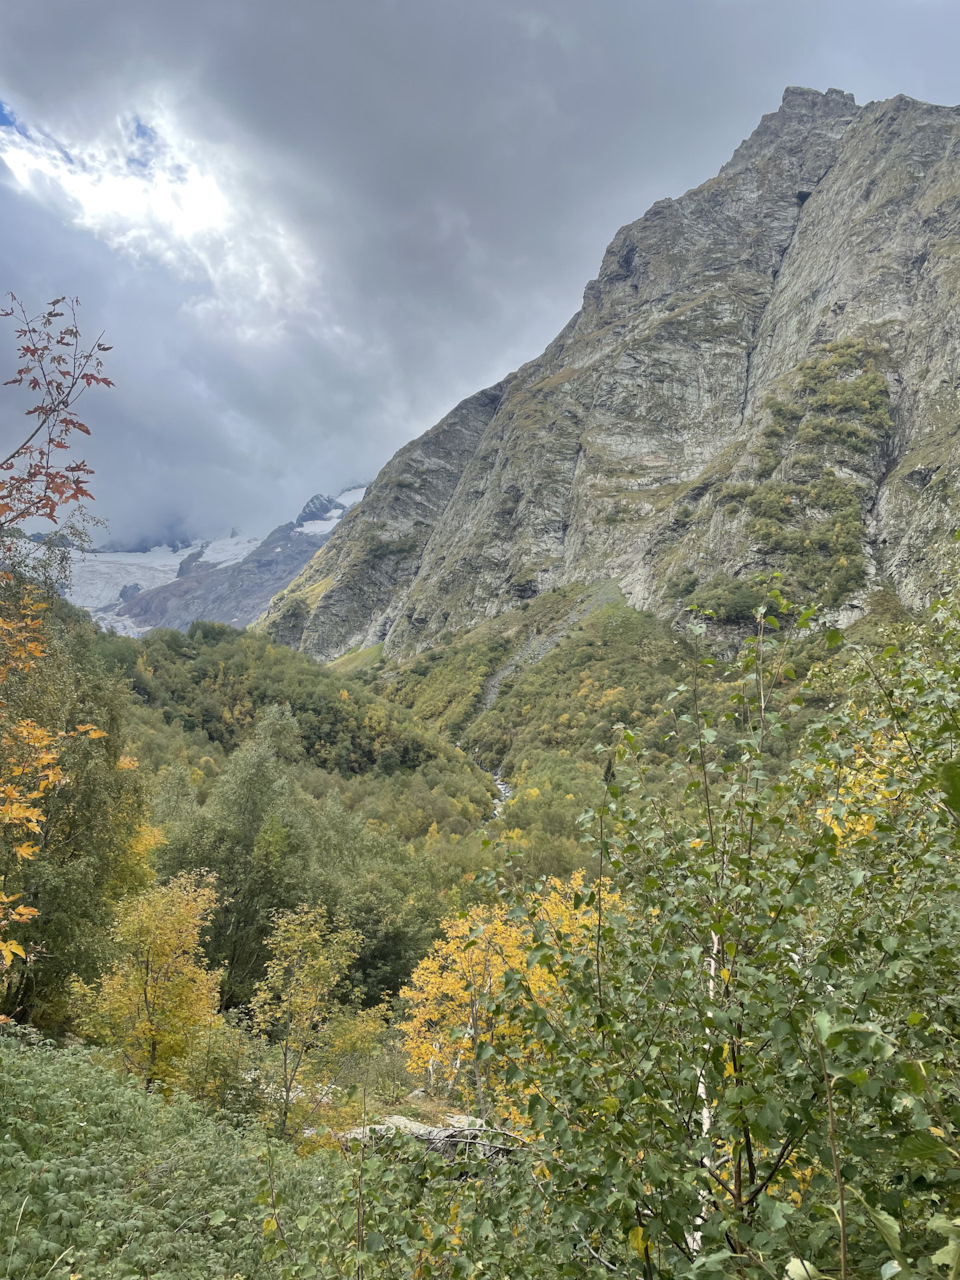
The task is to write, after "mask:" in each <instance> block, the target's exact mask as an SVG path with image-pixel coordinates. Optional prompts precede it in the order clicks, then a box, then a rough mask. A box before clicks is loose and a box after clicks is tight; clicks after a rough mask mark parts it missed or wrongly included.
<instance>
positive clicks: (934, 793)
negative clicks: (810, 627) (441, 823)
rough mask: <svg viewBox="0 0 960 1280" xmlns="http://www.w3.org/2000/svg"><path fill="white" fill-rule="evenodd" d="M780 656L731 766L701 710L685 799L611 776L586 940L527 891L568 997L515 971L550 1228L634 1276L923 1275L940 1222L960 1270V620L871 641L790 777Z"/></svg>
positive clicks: (525, 1084)
mask: <svg viewBox="0 0 960 1280" xmlns="http://www.w3.org/2000/svg"><path fill="white" fill-rule="evenodd" d="M775 622H776V619H775V618H774V619H771V622H770V625H771V626H772V625H774V623H775ZM826 639H827V641H828V643H829V642H830V640H831V637H830V636H829V635H828V636H827V637H826ZM787 663H788V659H787V656H786V652H785V648H784V646H783V645H781V644H779V643H778V642H777V639H776V636H775V634H774V633H773V632H771V631H770V630H769V628H768V627H766V626H761V628H760V631H759V634H758V635H757V636H756V637H753V638H751V640H750V641H749V642H748V646H747V651H746V655H745V657H744V660H743V662H742V664H741V665H740V667H739V669H738V670H737V672H736V673H735V679H734V680H733V683H732V684H731V687H730V690H729V692H730V702H729V710H728V712H727V720H728V723H729V724H732V725H734V726H736V727H737V730H738V742H737V753H736V755H735V756H734V757H733V758H732V759H731V758H729V757H728V756H727V755H726V754H725V753H724V752H723V751H722V750H721V749H719V741H720V734H719V732H718V729H719V727H720V726H719V724H718V723H717V721H715V719H714V718H713V717H712V716H711V715H710V714H709V712H708V711H707V710H706V709H705V708H704V707H703V705H702V704H701V703H700V700H699V697H697V698H696V699H695V703H694V706H693V708H692V710H691V711H690V713H689V714H682V715H680V716H679V717H678V720H677V732H678V734H679V735H681V738H682V740H683V742H684V745H685V747H686V751H687V754H688V763H687V764H684V763H682V762H678V764H677V765H676V766H675V769H674V775H675V777H674V785H673V787H672V789H671V790H670V791H665V790H664V789H663V788H662V787H651V786H650V785H649V780H648V778H647V769H646V760H645V755H644V753H640V754H639V756H638V757H636V759H635V761H634V768H635V773H634V775H633V777H632V778H631V779H630V780H629V781H628V782H626V784H625V785H621V786H616V785H611V786H610V788H609V793H608V799H607V801H606V802H605V805H604V811H605V818H606V830H607V832H608V833H609V835H608V837H607V839H606V840H605V841H604V843H603V844H602V845H601V850H600V851H601V853H602V854H603V858H604V867H605V869H609V872H610V875H611V877H612V882H613V888H614V889H615V890H617V891H618V892H619V896H620V902H619V904H617V905H608V906H607V909H606V913H605V915H604V923H603V924H602V926H601V927H600V929H599V930H598V932H597V935H596V939H595V946H592V947H591V948H590V950H589V952H587V953H585V952H584V950H583V948H582V946H578V945H577V940H576V939H575V938H572V937H571V936H569V935H568V934H566V933H563V932H561V931H559V930H551V929H550V928H548V927H546V926H545V924H544V922H543V920H542V918H541V917H538V916H537V915H536V913H535V912H534V911H533V910H532V909H531V910H529V911H528V907H527V900H526V898H525V897H524V895H522V894H521V895H520V896H519V897H517V898H516V914H517V916H518V917H519V918H521V919H522V918H529V919H530V923H531V927H533V928H534V929H535V930H536V931H537V933H538V940H537V945H536V946H535V947H534V949H533V950H532V951H531V953H530V956H529V959H528V964H529V965H543V966H545V967H546V968H547V970H548V972H549V973H550V974H551V975H552V977H553V978H554V979H555V982H556V989H557V990H558V991H559V992H560V993H561V996H562V999H561V1001H560V1007H559V1008H558V1007H557V1003H556V1001H555V1000H552V1001H551V1002H550V1005H549V1008H546V1007H541V1006H540V1004H539V1003H538V1001H537V999H536V998H535V994H534V991H533V989H532V986H531V983H530V981H529V978H528V976H527V973H526V972H525V971H521V972H517V973H515V974H514V975H513V978H512V980H511V981H510V982H508V987H507V994H506V996H505V997H504V998H503V1000H501V1001H500V1002H499V1004H498V1006H497V1009H498V1012H499V1014H500V1016H501V1017H503V1018H505V1019H506V1020H507V1022H508V1023H509V1024H511V1025H516V1024H517V1023H518V1022H519V1023H520V1024H521V1025H523V1027H524V1028H525V1030H526V1038H525V1040H524V1045H525V1046H528V1047H530V1046H533V1045H536V1046H537V1047H538V1054H537V1056H536V1058H535V1059H534V1060H527V1061H524V1060H523V1059H522V1058H521V1057H520V1056H519V1055H517V1056H514V1057H510V1058H507V1059H505V1060H504V1061H503V1063H502V1069H503V1070H504V1072H505V1076H506V1079H507V1080H508V1081H513V1083H514V1086H515V1088H516V1090H517V1097H518V1099H519V1100H520V1101H522V1102H525V1104H526V1106H527V1110H528V1114H529V1117H530V1124H531V1128H532V1131H533V1132H534V1133H535V1134H536V1135H537V1138H536V1144H535V1145H536V1150H537V1152H538V1154H539V1156H540V1157H541V1158H542V1160H543V1163H544V1167H545V1171H546V1174H547V1177H546V1178H545V1185H546V1186H548V1187H549V1188H550V1193H549V1200H550V1203H551V1207H552V1210H553V1212H554V1213H556V1214H557V1215H559V1216H562V1217H563V1218H564V1220H566V1221H570V1222H575V1223H576V1224H577V1228H578V1230H580V1231H581V1232H582V1233H583V1234H584V1236H586V1237H587V1238H589V1239H590V1240H591V1241H592V1242H593V1244H594V1247H595V1248H596V1249H597V1250H598V1252H600V1253H601V1254H602V1256H603V1257H604V1259H605V1260H606V1261H607V1262H608V1263H609V1265H610V1266H612V1267H615V1268H616V1269H617V1271H618V1273H619V1274H623V1275H627V1276H637V1277H639V1276H641V1275H650V1274H651V1273H652V1272H653V1271H656V1272H657V1273H659V1274H664V1275H670V1276H682V1275H694V1274H697V1275H711V1276H717V1277H721V1276H727V1275H729V1274H737V1275H740V1276H744V1277H747V1276H757V1277H759V1276H761V1275H766V1276H769V1275H771V1274H773V1275H783V1274H788V1275H790V1276H799V1275H801V1274H804V1266H807V1267H808V1268H809V1272H808V1274H813V1275H816V1274H819V1273H826V1274H836V1272H837V1270H839V1271H840V1274H846V1275H867V1274H876V1273H877V1272H879V1271H880V1269H881V1267H884V1270H883V1272H882V1274H883V1275H887V1276H888V1275H891V1274H893V1271H894V1267H893V1265H892V1264H890V1265H885V1264H888V1263H889V1259H890V1254H891V1253H892V1254H893V1257H894V1260H895V1261H896V1262H898V1263H899V1265H900V1267H902V1268H903V1269H904V1270H909V1269H912V1267H913V1265H914V1263H913V1262H909V1261H908V1260H910V1259H914V1260H916V1259H922V1258H926V1259H927V1262H926V1264H924V1265H920V1264H917V1267H918V1270H919V1271H920V1273H926V1274H931V1273H932V1269H931V1266H930V1261H929V1259H930V1257H931V1255H933V1253H934V1252H935V1251H936V1250H937V1248H938V1243H935V1242H932V1241H931V1236H932V1235H933V1236H936V1235H937V1234H939V1236H940V1241H939V1243H940V1244H942V1240H943V1236H944V1235H946V1236H947V1237H948V1244H947V1245H946V1246H944V1247H943V1249H942V1250H941V1251H940V1252H939V1253H937V1259H938V1261H941V1262H942V1261H944V1260H946V1261H952V1260H953V1258H954V1257H955V1251H953V1245H952V1244H950V1243H949V1241H950V1239H952V1236H951V1232H953V1230H954V1228H953V1226H952V1225H951V1224H952V1223H953V1221H954V1220H955V1219H957V1218H958V1217H960V1146H958V1134H960V1072H958V1065H957V1064H958V1063H960V1053H958V1050H960V983H958V980H957V979H958V970H957V959H956V948H955V937H956V932H957V928H958V926H960V884H958V878H957V850H958V843H960V832H958V825H960V822H958V816H957V813H956V812H955V811H954V810H953V809H952V808H951V805H950V800H951V796H952V787H953V775H952V773H951V772H950V770H951V767H952V763H951V762H952V760H953V756H954V752H955V732H956V726H955V720H954V707H955V702H956V694H955V690H956V687H957V683H958V682H960V611H958V610H956V609H950V610H941V611H940V613H939V614H938V615H937V617H936V618H935V620H934V624H933V628H932V631H931V634H925V633H924V632H920V633H919V634H918V635H914V636H912V637H909V638H908V639H907V640H906V642H905V643H904V645H903V647H902V649H900V650H898V649H897V648H896V647H891V648H890V649H888V650H887V651H886V652H885V654H884V655H883V657H882V659H880V663H879V668H878V665H877V660H876V659H875V658H874V657H872V656H871V655H870V654H869V653H868V652H864V653H863V654H858V655H855V656H854V658H853V660H852V661H851V662H849V663H848V664H847V665H846V667H845V668H844V669H843V671H842V674H839V673H838V674H836V675H833V674H827V675H825V676H824V675H821V676H820V677H819V679H821V680H826V681H827V683H828V684H830V683H831V682H832V683H833V684H834V686H835V690H836V692H837V694H838V695H841V696H840V697H838V702H839V703H840V705H839V706H837V707H836V708H835V709H834V710H833V711H832V712H831V714H830V716H829V718H828V719H827V720H826V721H825V722H824V723H822V724H820V725H818V726H814V727H812V728H811V729H810V730H809V732H808V734H807V735H806V737H805V739H804V742H803V744H802V747H801V750H800V752H799V753H798V756H797V759H796V761H795V762H794V763H793V764H792V765H791V766H790V767H789V769H788V770H786V771H785V772H779V773H778V772H774V771H773V770H771V769H770V768H769V764H768V744H769V743H770V742H771V741H775V740H776V738H777V737H779V736H780V735H782V734H783V732H784V731H785V720H786V718H788V717H789V715H790V714H791V708H790V706H789V705H785V700H784V699H783V698H782V697H778V693H777V691H778V689H779V688H780V687H781V680H782V676H783V674H784V672H785V670H786V667H787ZM713 665H714V664H713V659H711V658H710V657H709V656H708V655H706V654H704V655H702V656H701V658H700V660H699V665H698V668H697V670H696V672H695V686H696V684H699V681H700V679H701V677H702V678H704V679H709V678H710V677H711V672H712V668H713ZM695 686H694V690H693V691H694V693H696V687H695ZM851 688H852V689H853V692H854V697H853V699H852V700H847V701H845V702H844V701H843V700H842V690H844V689H845V690H847V691H849V690H850V689H851ZM687 691H688V692H689V690H687ZM632 746H633V744H632V743H631V742H630V739H629V736H628V738H627V742H626V744H625V747H624V750H623V753H622V758H623V760H624V764H626V763H627V762H628V761H629V760H630V759H631V748H632ZM504 892H507V893H508V896H510V894H509V891H508V890H507V889H506V886H505V887H504ZM596 899H597V895H596V893H594V895H592V897H591V898H590V899H589V901H590V902H593V903H596ZM599 905H600V907H601V909H602V906H603V904H602V903H600V904H599ZM794 1259H802V1260H803V1263H801V1262H798V1261H793V1260H794Z"/></svg>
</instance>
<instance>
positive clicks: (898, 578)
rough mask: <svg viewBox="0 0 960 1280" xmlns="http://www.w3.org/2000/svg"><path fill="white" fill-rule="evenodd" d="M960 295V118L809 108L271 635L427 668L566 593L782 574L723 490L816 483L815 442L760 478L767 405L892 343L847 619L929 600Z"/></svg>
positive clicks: (427, 440) (638, 600)
mask: <svg viewBox="0 0 960 1280" xmlns="http://www.w3.org/2000/svg"><path fill="white" fill-rule="evenodd" d="M958 284H960V109H958V108H952V107H936V106H929V105H927V104H924V103H919V102H915V101H913V100H911V99H909V98H903V97H899V98H894V99H892V100H890V101H889V102H884V103H873V104H871V105H869V106H867V107H864V108H862V109H859V108H857V106H856V104H855V103H854V101H853V99H852V97H851V96H850V95H849V94H845V93H841V92H840V91H839V90H834V89H831V90H828V91H827V92H826V93H818V92H815V91H813V90H810V89H799V88H791V89H788V90H787V91H786V93H785V94H784V97H783V103H782V105H781V107H780V109H779V110H778V111H777V112H775V113H773V114H771V115H768V116H765V117H764V118H763V120H762V121H761V123H760V125H759V126H758V128H757V129H756V130H755V132H754V133H753V134H752V135H751V137H750V138H749V139H747V140H746V141H745V142H744V143H743V144H742V145H741V146H740V147H739V148H738V150H737V151H736V153H735V154H734V156H733V158H732V159H731V160H730V161H729V163H728V164H726V165H725V166H724V167H723V169H722V170H721V172H720V173H719V175H718V176H717V177H715V178H712V179H711V180H710V181H708V182H706V183H704V184H703V186H701V187H698V188H696V189H695V190H693V191H689V192H687V193H686V194H685V195H684V196H681V197H680V198H679V199H677V200H662V201H659V202H658V203H657V204H655V205H654V206H653V207H652V208H651V209H650V211H649V212H648V213H647V214H646V215H645V216H644V217H643V218H641V219H640V220H639V221H638V222H635V223H632V224H630V225H629V226H626V227H624V228H622V229H621V230H620V231H619V232H618V233H617V235H616V236H615V237H614V239H613V241H612V243H611V245H610V247H609V248H608V250H607V252H606V254H605V256H604V259H603V262H602V264H601V268H600V273H599V275H598V278H597V279H596V280H594V281H591V283H590V284H588V285H587V288H586V290H585V293H584V299H583V306H582V308H581V310H580V311H579V312H578V313H577V314H576V315H575V316H574V317H573V319H572V320H571V321H570V323H569V324H568V325H567V326H566V328H565V329H564V330H563V332H562V333H561V334H560V335H559V336H558V337H557V338H556V340H555V341H554V342H553V343H551V345H550V346H549V347H548V348H547V350H546V352H544V354H543V355H542V356H541V357H540V358H539V359H537V360H534V361H532V362H531V363H530V364H527V365H525V366H523V367H522V368H521V369H520V370H519V371H518V372H517V373H516V374H513V375H511V376H510V377H509V378H507V379H506V380H505V381H504V382H503V383H502V384H501V385H500V386H498V387H496V388H493V389H491V390H488V391H485V392H481V393H480V394H479V395H478V396H475V397H473V398H472V399H471V400H467V401H465V402H464V403H463V404H462V405H460V406H458V408H457V409H456V410H454V412H453V413H452V414H451V415H449V417H448V418H446V419H444V421H443V422H441V423H440V424H439V425H438V426H437V427H435V428H434V429H433V430H432V431H430V432H428V433H427V434H426V435H425V436H423V437H421V438H420V439H419V440H417V441H414V442H413V443H412V444H410V445H407V446H406V447H405V448H404V449H402V450H401V451H400V452H399V453H398V454H397V455H396V457H395V458H394V459H393V460H392V461H391V462H390V463H388V464H387V466H386V467H385V468H384V470H383V471H382V472H381V473H380V475H379V476H378V477H377V480H376V481H375V483H374V484H373V485H372V486H371V487H370V489H369V491H368V493H367V495H366V497H365V499H364V500H363V502H362V503H361V504H360V505H359V506H358V507H357V508H356V509H355V510H354V511H353V512H351V513H350V515H349V517H348V518H347V519H345V520H344V521H343V522H342V524H341V526H340V527H339V528H338V529H337V531H336V532H335V534H334V535H333V537H332V538H331V539H330V542H329V543H328V545H327V546H326V547H324V548H323V549H322V550H321V552H320V553H319V554H318V555H317V556H316V557H315V559H314V560H313V562H312V563H311V564H310V565H309V566H308V567H307V569H306V570H305V571H304V572H303V573H302V574H301V575H300V577H299V579H298V580H297V581H296V582H294V583H293V584H292V585H291V587H290V588H289V589H288V591H287V592H286V593H284V594H283V596H282V597H281V598H278V600H276V601H275V602H274V603H273V605H272V606H271V609H270V613H269V615H268V619H267V625H268V626H270V627H271V628H272V629H273V630H274V632H275V634H277V635H278V636H280V637H281V638H283V639H285V640H286V641H287V642H288V643H294V644H298V645H300V646H301V647H302V648H304V649H305V650H307V651H308V652H310V653H313V654H315V655H316V656H317V657H320V658H322V659H330V658H333V657H336V656H337V655H339V654H342V653H344V652H346V651H347V650H348V649H351V648H353V647H355V646H367V645H371V644H374V643H377V642H379V641H384V642H385V646H386V649H387V651H401V650H415V649H417V648H420V647H423V646H424V645H427V644H430V643H433V642H435V640H436V638H437V637H438V635H440V633H442V632H443V631H445V630H448V629H449V630H457V629H460V628H465V627H470V626H473V625H476V624H477V623H478V622H479V621H481V620H482V619H484V618H486V617H490V616H492V615H495V614H498V613H500V612H502V611H504V610H506V609H510V608H513V607H516V605H517V604H518V603H519V602H521V601H522V600H523V599H525V598H528V597H530V596H532V595H535V594H537V593H539V592H542V591H543V590H545V589H548V588H549V587H551V586H554V585H565V584H568V583H572V582H596V581H600V580H604V579H611V578H612V579H613V580H615V581H616V582H617V583H618V584H619V585H620V586H621V588H622V589H623V591H624V593H625V595H626V596H627V598H628V599H629V600H630V602H631V603H633V604H634V605H635V606H637V607H644V608H653V609H656V610H657V611H658V612H660V613H662V614H668V613H670V612H673V611H675V610H676V609H677V607H678V599H677V598H676V590H675V589H674V587H673V586H672V585H671V584H674V583H675V582H676V581H677V580H678V577H682V576H683V575H684V574H686V575H688V578H689V580H691V581H693V580H699V581H700V582H705V581H709V580H710V578H711V575H713V574H716V573H717V572H722V573H724V574H727V575H731V576H732V577H734V578H740V577H743V576H745V575H749V574H751V573H752V572H753V571H754V570H771V569H776V568H778V567H779V565H780V564H781V563H782V562H783V554H784V553H783V546H782V543H783V541H784V540H783V539H781V543H780V544H778V543H777V542H776V540H773V541H771V540H770V539H769V538H768V539H766V540H764V539H763V538H762V537H760V536H759V535H758V534H757V531H756V522H755V521H753V523H751V518H750V517H748V515H747V514H746V513H743V514H740V515H739V516H738V515H737V513H736V504H735V503H730V502H728V501H726V500H725V499H724V497H723V492H722V491H723V490H724V486H728V487H729V485H730V484H731V483H736V482H738V481H743V482H744V483H745V484H748V485H749V484H751V483H754V482H756V481H758V480H762V479H764V478H767V479H771V481H772V482H773V483H779V482H783V483H784V484H793V483H794V482H795V479H796V476H795V472H796V466H795V465H794V462H793V461H792V458H793V454H795V453H796V448H794V446H793V445H791V446H790V448H791V449H793V454H789V456H788V454H784V455H783V457H782V458H779V459H775V460H774V462H775V464H776V466H775V469H774V471H773V473H772V475H771V472H770V470H769V468H768V469H767V471H766V472H764V471H763V469H762V466H761V452H762V448H763V441H764V439H765V438H766V437H765V436H764V435H763V433H764V431H765V430H767V431H768V434H769V428H770V421H769V410H768V404H769V398H770V395H771V392H777V393H778V394H783V393H784V392H783V389H784V388H785V387H789V385H791V383H790V380H791V378H794V377H795V376H796V371H797V370H798V369H799V368H800V367H801V364H802V362H803V361H804V360H805V359H806V358H807V357H809V356H810V355H811V353H816V352H818V351H822V350H823V348H824V345H825V344H827V343H831V342H836V341H840V340H844V339H851V338H855V339H858V340H864V341H868V342H869V343H870V344H871V345H872V346H875V347H880V348H882V349H883V352H884V355H883V361H882V367H883V370H884V374H885V376H886V379H887V382H888V385H889V400H890V413H891V415H892V421H893V429H892V431H890V432H887V433H886V434H885V435H884V436H883V438H882V439H880V438H879V437H878V438H877V441H876V443H875V444H874V445H873V446H872V447H871V448H870V449H869V450H867V451H866V452H864V451H862V450H861V451H859V452H857V451H856V450H851V449H850V448H847V447H846V446H845V445H842V444H841V445H837V447H836V448H834V449H832V451H831V452H830V453H829V459H828V461H829V466H830V468H831V474H834V475H836V477H837V478H838V479H839V480H841V481H843V482H844V483H847V482H849V484H850V485H852V486H854V488H853V489H852V490H851V492H854V493H855V495H856V496H855V500H854V505H855V507H856V510H857V515H856V520H857V521H859V528H860V534H859V535H858V536H859V547H860V550H859V551H858V552H857V555H858V557H859V558H860V559H862V560H863V563H864V564H865V566H866V568H865V569H864V570H863V572H861V573H860V574H859V577H858V576H857V575H856V574H853V575H851V582H852V583H853V585H852V586H851V587H850V589H849V590H848V591H847V594H846V597H845V602H844V603H845V608H846V609H847V615H849V616H853V615H854V614H855V612H856V610H857V608H858V607H859V606H860V605H861V604H862V601H863V598H864V596H865V594H866V592H867V590H868V589H869V588H870V587H871V586H872V585H874V584H875V583H876V582H877V581H879V580H881V579H884V578H885V579H889V580H890V581H891V582H892V583H893V584H894V585H895V587H896V589H897V590H898V591H899V592H900V594H901V596H902V598H903V599H904V600H905V601H906V602H907V603H909V604H917V603H920V602H922V601H923V600H925V599H927V598H929V596H930V593H931V592H932V591H933V590H935V589H937V587H938V585H939V582H940V580H941V578H942V574H943V571H944V567H945V565H946V564H947V552H946V549H945V548H946V546H947V541H948V535H949V533H950V530H951V529H952V528H953V527H954V524H955V523H956V519H955V516H954V515H953V514H952V508H953V505H954V501H955V498H954V495H955V489H956V475H957V468H958V466H960V454H958V452H957V436H958V427H960V401H958V393H957V389H958V385H960V376H958V364H960V321H958V319H957V306H956V300H957V293H958ZM815 461H817V460H816V459H815ZM823 464H824V457H821V458H820V459H819V465H821V466H822V465H823ZM798 465H799V464H798ZM791 468H793V470H791ZM784 501H787V502H789V501H790V498H789V496H788V497H786V498H785V499H784ZM800 505H801V506H802V504H800ZM798 509H799V507H798ZM807 514H808V516H809V514H810V513H809V510H808V512H807ZM821 515H823V513H821ZM824 518H826V516H824ZM785 527H787V526H785ZM799 528H800V525H799V524H797V525H796V526H795V528H794V532H796V530H797V529H799Z"/></svg>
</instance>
